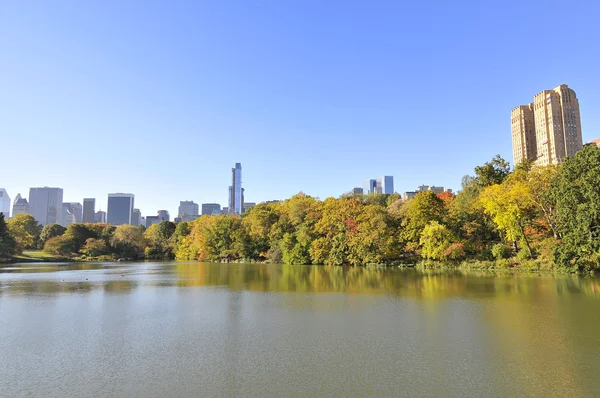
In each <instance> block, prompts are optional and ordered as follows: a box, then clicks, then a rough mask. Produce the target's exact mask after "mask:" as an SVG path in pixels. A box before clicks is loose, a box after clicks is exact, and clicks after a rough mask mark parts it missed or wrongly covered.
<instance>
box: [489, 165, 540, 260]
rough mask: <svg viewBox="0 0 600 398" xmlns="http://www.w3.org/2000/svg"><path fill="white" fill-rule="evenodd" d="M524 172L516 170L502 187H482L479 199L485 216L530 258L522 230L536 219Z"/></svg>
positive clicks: (498, 185) (528, 247)
mask: <svg viewBox="0 0 600 398" xmlns="http://www.w3.org/2000/svg"><path fill="white" fill-rule="evenodd" d="M524 173H526V171H524V170H517V171H515V172H514V173H513V174H511V175H510V176H509V177H508V178H507V179H506V181H504V182H503V183H502V184H495V185H491V186H488V187H486V188H485V189H484V190H483V191H482V192H481V194H480V195H479V200H480V201H481V203H482V205H483V207H484V209H485V212H486V213H487V214H489V215H490V216H491V217H492V218H493V220H494V223H495V224H496V225H497V226H498V228H499V229H500V230H501V231H503V232H504V233H505V235H506V239H507V240H509V241H512V242H516V241H520V242H522V243H523V244H524V245H525V247H526V248H527V253H528V254H529V257H532V256H533V253H532V250H531V245H530V242H529V238H528V237H527V234H526V233H525V229H526V228H527V227H528V226H530V225H531V223H532V222H533V220H535V218H536V213H535V202H534V200H533V197H532V194H531V191H530V190H529V187H528V186H527V184H526V183H525V182H524V178H523V174H524Z"/></svg>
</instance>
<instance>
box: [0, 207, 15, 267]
mask: <svg viewBox="0 0 600 398" xmlns="http://www.w3.org/2000/svg"><path fill="white" fill-rule="evenodd" d="M16 253H17V242H16V241H15V238H13V237H12V235H11V234H10V232H9V231H8V225H7V224H6V221H4V213H0V259H5V258H10V257H12V256H13V255H15V254H16Z"/></svg>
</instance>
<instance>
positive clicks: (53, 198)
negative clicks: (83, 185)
mask: <svg viewBox="0 0 600 398" xmlns="http://www.w3.org/2000/svg"><path fill="white" fill-rule="evenodd" d="M62 208H63V190H62V188H48V187H43V188H30V189H29V214H31V215H32V216H33V218H35V220H36V221H37V222H39V223H40V224H42V225H48V224H62Z"/></svg>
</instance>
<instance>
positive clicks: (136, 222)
mask: <svg viewBox="0 0 600 398" xmlns="http://www.w3.org/2000/svg"><path fill="white" fill-rule="evenodd" d="M131 225H133V226H134V227H138V226H140V225H144V224H142V212H141V211H140V209H133V212H132V213H131Z"/></svg>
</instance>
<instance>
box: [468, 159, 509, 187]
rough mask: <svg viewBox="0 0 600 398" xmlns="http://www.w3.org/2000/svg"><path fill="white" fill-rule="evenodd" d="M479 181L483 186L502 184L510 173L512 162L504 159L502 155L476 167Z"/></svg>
mask: <svg viewBox="0 0 600 398" xmlns="http://www.w3.org/2000/svg"><path fill="white" fill-rule="evenodd" d="M475 174H476V175H477V177H476V180H477V183H478V184H479V185H480V186H482V187H488V186H490V185H494V184H502V182H503V181H504V179H505V178H506V177H508V175H509V174H510V163H509V162H507V161H506V160H504V159H503V158H502V157H501V156H500V155H496V156H494V158H493V159H492V160H491V161H489V162H486V163H484V164H483V166H477V167H475Z"/></svg>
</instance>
